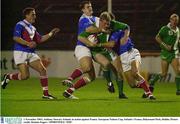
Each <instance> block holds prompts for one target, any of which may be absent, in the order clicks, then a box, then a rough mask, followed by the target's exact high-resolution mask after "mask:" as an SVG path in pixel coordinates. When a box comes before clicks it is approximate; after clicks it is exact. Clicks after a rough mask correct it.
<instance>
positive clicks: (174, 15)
mask: <svg viewBox="0 0 180 124" xmlns="http://www.w3.org/2000/svg"><path fill="white" fill-rule="evenodd" d="M174 17H177V18H178V19H179V16H178V14H176V13H173V14H172V15H171V16H170V18H169V19H172V18H174Z"/></svg>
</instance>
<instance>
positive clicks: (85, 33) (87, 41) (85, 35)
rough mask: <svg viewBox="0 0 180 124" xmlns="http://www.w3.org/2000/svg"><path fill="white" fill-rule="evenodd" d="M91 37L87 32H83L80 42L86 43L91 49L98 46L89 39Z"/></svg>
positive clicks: (79, 37) (80, 35)
mask: <svg viewBox="0 0 180 124" xmlns="http://www.w3.org/2000/svg"><path fill="white" fill-rule="evenodd" d="M89 35H90V34H89V33H87V32H82V33H81V34H79V35H78V40H79V41H81V42H82V43H84V44H85V45H87V46H89V47H95V46H96V45H97V44H96V43H93V42H91V41H89V40H88V39H87V37H88V36H89Z"/></svg>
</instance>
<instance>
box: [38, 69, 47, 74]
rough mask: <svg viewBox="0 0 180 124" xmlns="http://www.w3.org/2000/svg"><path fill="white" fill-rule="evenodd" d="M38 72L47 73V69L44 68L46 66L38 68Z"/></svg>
mask: <svg viewBox="0 0 180 124" xmlns="http://www.w3.org/2000/svg"><path fill="white" fill-rule="evenodd" d="M39 73H40V74H41V75H46V74H47V70H46V68H44V67H43V68H40V69H39Z"/></svg>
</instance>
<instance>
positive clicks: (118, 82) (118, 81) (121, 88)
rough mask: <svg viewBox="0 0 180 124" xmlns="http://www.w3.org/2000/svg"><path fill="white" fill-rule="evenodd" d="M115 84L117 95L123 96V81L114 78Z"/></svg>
mask: <svg viewBox="0 0 180 124" xmlns="http://www.w3.org/2000/svg"><path fill="white" fill-rule="evenodd" d="M116 83H117V86H118V90H119V95H121V94H123V80H122V79H119V78H116Z"/></svg>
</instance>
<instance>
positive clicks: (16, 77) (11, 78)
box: [8, 73, 21, 80]
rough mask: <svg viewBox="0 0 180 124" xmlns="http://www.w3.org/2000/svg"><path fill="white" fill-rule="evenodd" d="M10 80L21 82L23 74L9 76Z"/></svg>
mask: <svg viewBox="0 0 180 124" xmlns="http://www.w3.org/2000/svg"><path fill="white" fill-rule="evenodd" d="M8 79H10V80H21V74H20V73H12V74H8Z"/></svg>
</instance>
